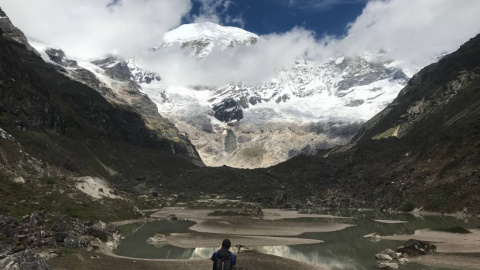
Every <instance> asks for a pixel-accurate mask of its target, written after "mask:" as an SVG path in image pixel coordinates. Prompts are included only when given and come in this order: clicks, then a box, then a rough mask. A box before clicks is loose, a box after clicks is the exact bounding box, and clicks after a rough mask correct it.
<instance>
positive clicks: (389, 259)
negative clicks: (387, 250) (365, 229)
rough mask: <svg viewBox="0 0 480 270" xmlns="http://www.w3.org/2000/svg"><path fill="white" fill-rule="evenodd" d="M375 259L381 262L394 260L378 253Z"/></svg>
mask: <svg viewBox="0 0 480 270" xmlns="http://www.w3.org/2000/svg"><path fill="white" fill-rule="evenodd" d="M375 259H377V260H380V261H391V260H392V259H393V258H392V257H390V256H389V255H388V254H383V253H378V254H377V255H375Z"/></svg>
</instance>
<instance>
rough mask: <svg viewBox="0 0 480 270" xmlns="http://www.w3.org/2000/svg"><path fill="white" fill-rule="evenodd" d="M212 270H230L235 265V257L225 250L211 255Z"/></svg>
mask: <svg viewBox="0 0 480 270" xmlns="http://www.w3.org/2000/svg"><path fill="white" fill-rule="evenodd" d="M212 261H213V270H232V269H233V265H235V263H236V256H235V254H234V253H232V252H230V251H228V250H227V249H220V250H219V251H217V252H215V253H213V256H212Z"/></svg>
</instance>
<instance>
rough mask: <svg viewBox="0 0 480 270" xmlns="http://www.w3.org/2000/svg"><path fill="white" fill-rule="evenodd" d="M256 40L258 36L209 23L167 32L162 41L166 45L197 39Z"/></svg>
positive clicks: (188, 25)
mask: <svg viewBox="0 0 480 270" xmlns="http://www.w3.org/2000/svg"><path fill="white" fill-rule="evenodd" d="M251 38H254V39H258V36H257V35H255V34H253V33H250V32H248V31H245V30H243V29H240V28H238V27H232V26H221V25H218V24H215V23H211V22H203V23H191V24H184V25H181V26H179V27H178V28H175V29H173V30H171V31H169V32H167V33H166V34H165V35H164V37H163V39H164V41H165V42H166V43H171V42H186V41H193V40H198V39H208V40H215V41H217V40H242V39H251Z"/></svg>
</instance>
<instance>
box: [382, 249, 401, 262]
mask: <svg viewBox="0 0 480 270" xmlns="http://www.w3.org/2000/svg"><path fill="white" fill-rule="evenodd" d="M381 253H382V254H385V255H388V256H390V257H391V258H392V259H394V260H395V259H398V254H397V252H395V251H393V250H392V249H389V248H387V249H385V250H384V251H382V252H381Z"/></svg>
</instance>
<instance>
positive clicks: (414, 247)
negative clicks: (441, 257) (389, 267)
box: [397, 239, 437, 256]
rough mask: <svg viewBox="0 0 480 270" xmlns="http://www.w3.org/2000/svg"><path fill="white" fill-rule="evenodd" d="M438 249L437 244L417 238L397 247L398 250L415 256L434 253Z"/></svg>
mask: <svg viewBox="0 0 480 270" xmlns="http://www.w3.org/2000/svg"><path fill="white" fill-rule="evenodd" d="M436 251H437V246H435V245H433V244H430V243H427V242H423V241H420V240H415V239H410V240H408V241H407V242H406V243H405V244H403V246H400V247H398V249H397V252H400V253H402V254H404V253H405V254H407V255H413V256H417V255H426V254H434V253H435V252H436Z"/></svg>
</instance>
